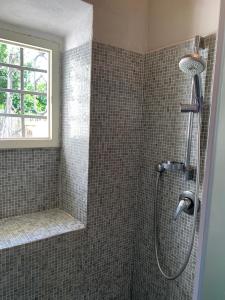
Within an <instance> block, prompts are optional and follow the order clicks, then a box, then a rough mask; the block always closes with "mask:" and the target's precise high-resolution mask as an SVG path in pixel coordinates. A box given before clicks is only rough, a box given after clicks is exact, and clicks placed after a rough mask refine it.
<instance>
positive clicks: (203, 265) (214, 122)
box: [193, 0, 225, 300]
mask: <svg viewBox="0 0 225 300" xmlns="http://www.w3.org/2000/svg"><path fill="white" fill-rule="evenodd" d="M224 80H225V1H224V0H221V7H220V21H219V30H218V37H217V50H216V64H215V72H214V80H213V95H212V106H211V117H210V126H209V136H208V150H207V157H206V168H205V176H204V182H203V196H202V206H201V219H200V230H199V247H198V253H197V264H196V276H195V282H194V293H193V300H212V299H215V300H217V299H218V300H220V299H221V300H222V299H225V294H224V295H223V296H222V295H221V296H222V298H218V297H217V295H218V294H217V295H216V292H218V290H217V288H218V287H217V286H213V285H211V286H208V288H207V289H208V290H210V293H211V294H209V293H208V291H207V290H206V286H207V285H208V284H209V282H208V279H207V278H208V274H207V271H209V269H208V268H209V265H210V263H209V259H211V260H212V259H213V257H212V256H211V257H209V253H208V250H209V246H210V245H209V243H211V242H212V241H210V240H209V230H210V226H212V225H213V223H212V221H213V220H212V217H213V216H212V210H213V206H215V199H213V197H214V196H213V185H214V184H215V182H214V179H215V172H216V171H217V169H218V165H216V151H219V148H218V146H219V142H218V141H219V139H224V132H223V137H222V136H221V137H219V136H218V134H219V131H218V130H219V126H222V125H223V124H222V122H223V123H224V121H225V119H223V120H222V119H221V113H222V111H225V102H224V97H225V90H224V87H223V85H224ZM222 106H223V108H222ZM223 114H224V113H223ZM219 122H220V124H219ZM223 155H224V156H225V153H223ZM221 163H222V164H223V165H224V162H222V161H221ZM220 167H221V166H220ZM223 168H224V169H225V165H224V166H223ZM224 192H225V191H224ZM224 195H225V193H224ZM224 195H220V196H222V198H223V199H222V200H223V201H224V200H225V196H224ZM224 213H225V211H218V214H217V216H215V215H214V218H215V217H216V218H220V214H222V215H223V216H224ZM223 219H224V218H223ZM221 232H222V234H223V235H225V234H224V232H225V224H224V227H223V228H221ZM220 238H221V237H220ZM220 238H219V239H218V244H214V245H213V246H214V247H215V249H217V248H218V247H220V244H221V240H220ZM224 253H225V249H224ZM211 254H212V253H211ZM214 255H215V253H214ZM207 256H208V257H207ZM218 259H220V258H218V257H216V260H218ZM221 259H223V261H224V260H225V258H224V256H223V257H221ZM211 263H213V262H212V261H211ZM212 265H213V264H211V266H212ZM222 265H224V262H222V261H221V266H222ZM217 271H218V270H215V267H214V270H212V269H211V270H210V272H212V273H213V274H216V273H217ZM217 274H218V273H217ZM224 275H225V270H224ZM217 280H218V282H219V281H221V283H222V281H223V286H225V285H224V277H222V278H219V277H218V278H215V281H217ZM206 294H207V296H206ZM213 294H214V295H213ZM212 295H213V298H212Z"/></svg>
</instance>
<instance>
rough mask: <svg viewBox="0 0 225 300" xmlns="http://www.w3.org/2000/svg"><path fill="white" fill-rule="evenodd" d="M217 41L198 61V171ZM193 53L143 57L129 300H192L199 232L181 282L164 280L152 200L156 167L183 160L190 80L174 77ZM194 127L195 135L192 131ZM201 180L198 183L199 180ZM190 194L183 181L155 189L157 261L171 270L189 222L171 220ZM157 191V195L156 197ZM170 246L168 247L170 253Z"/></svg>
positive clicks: (183, 50) (179, 50) (187, 48)
mask: <svg viewBox="0 0 225 300" xmlns="http://www.w3.org/2000/svg"><path fill="white" fill-rule="evenodd" d="M215 42H216V35H215V34H213V35H210V36H206V37H205V45H206V49H205V50H204V51H203V53H202V55H203V56H204V58H206V59H207V70H206V72H205V73H204V74H203V76H202V78H203V89H204V107H203V124H202V133H201V140H202V142H201V157H202V159H201V165H202V169H204V161H205V153H206V148H207V138H208V121H209V116H210V106H211V89H212V80H213V67H214V62H215ZM192 51H193V40H190V41H185V42H183V43H179V44H177V45H174V46H171V47H167V48H163V49H160V50H156V51H152V52H150V53H147V54H146V55H145V58H144V90H143V99H144V100H143V119H142V134H141V176H140V177H141V178H140V187H139V194H140V199H139V202H140V205H139V206H138V211H137V214H138V218H139V220H138V226H137V231H136V239H137V240H136V244H135V260H134V275H133V277H134V279H133V299H137V300H138V299H157V300H161V299H165V298H166V299H168V300H180V299H192V290H193V279H194V274H195V262H196V250H197V244H198V232H196V236H195V244H194V249H193V252H192V256H191V259H190V262H189V264H188V266H187V269H186V270H185V271H184V273H183V274H182V276H180V277H179V278H177V279H176V280H175V281H167V280H165V279H164V278H163V277H162V276H161V274H160V273H159V270H158V268H157V264H156V258H155V252H154V238H153V237H154V232H153V211H154V208H153V200H154V187H155V170H154V166H155V164H156V163H158V162H160V161H162V160H167V159H171V160H178V161H179V160H180V161H183V160H184V157H185V135H186V130H187V125H186V124H187V117H188V116H186V115H183V114H180V111H179V109H180V108H179V104H180V102H182V101H188V100H189V99H190V92H191V80H190V78H187V76H185V75H184V74H182V72H180V71H179V68H178V63H179V59H180V57H182V56H183V55H185V54H187V53H189V52H192ZM196 128H197V126H196V122H195V123H194V135H195V132H196V131H195V130H196ZM195 144H196V143H195V139H193V141H192V149H193V150H192V163H193V164H195V163H196V162H195V155H194V153H195V152H194V151H196V146H195ZM203 175H204V174H203V172H202V176H201V182H202V178H203ZM186 189H187V190H188V189H194V185H193V184H189V183H186V182H185V181H184V179H183V178H180V177H177V176H176V175H175V176H164V178H163V181H162V182H161V188H160V198H159V199H160V201H159V203H158V206H159V209H160V223H159V226H160V240H161V251H162V253H161V256H160V259H161V260H162V261H163V263H166V265H168V266H169V267H170V271H171V272H172V271H174V270H176V268H178V267H179V266H180V264H181V263H182V262H183V260H184V254H185V253H186V251H187V247H188V246H187V245H188V238H189V235H190V234H191V224H192V219H190V218H188V217H186V216H182V218H180V220H178V222H177V223H176V224H174V223H171V214H172V213H173V211H174V209H175V207H176V205H177V197H178V195H179V193H180V192H181V191H184V190H186ZM161 191H162V193H161ZM169 245H171V247H170V248H168V247H169Z"/></svg>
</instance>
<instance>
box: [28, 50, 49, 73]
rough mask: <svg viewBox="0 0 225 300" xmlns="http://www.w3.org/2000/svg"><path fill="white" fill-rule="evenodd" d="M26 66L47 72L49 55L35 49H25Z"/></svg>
mask: <svg viewBox="0 0 225 300" xmlns="http://www.w3.org/2000/svg"><path fill="white" fill-rule="evenodd" d="M24 66H27V67H30V68H31V67H32V68H35V69H43V70H47V69H48V53H47V52H43V51H39V50H35V49H30V48H24Z"/></svg>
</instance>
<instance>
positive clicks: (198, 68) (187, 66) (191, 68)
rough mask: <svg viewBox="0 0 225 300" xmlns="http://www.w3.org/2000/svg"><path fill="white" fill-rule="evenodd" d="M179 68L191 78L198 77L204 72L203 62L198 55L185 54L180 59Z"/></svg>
mask: <svg viewBox="0 0 225 300" xmlns="http://www.w3.org/2000/svg"><path fill="white" fill-rule="evenodd" d="M179 68H180V70H181V71H182V72H184V73H186V74H189V75H191V76H195V75H199V74H200V73H202V72H203V71H204V70H205V61H204V60H203V59H202V57H201V56H200V55H199V54H198V53H193V54H187V55H185V56H183V57H182V58H181V60H180V62H179Z"/></svg>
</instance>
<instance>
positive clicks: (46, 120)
mask: <svg viewBox="0 0 225 300" xmlns="http://www.w3.org/2000/svg"><path fill="white" fill-rule="evenodd" d="M50 54H51V51H50V50H44V49H41V48H35V47H30V46H24V45H23V44H19V43H13V42H8V41H7V42H6V41H4V40H0V141H1V140H32V139H41V140H45V139H51V109H50V80H49V79H50V75H51V74H50V71H51V70H50V58H51V57H50Z"/></svg>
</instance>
